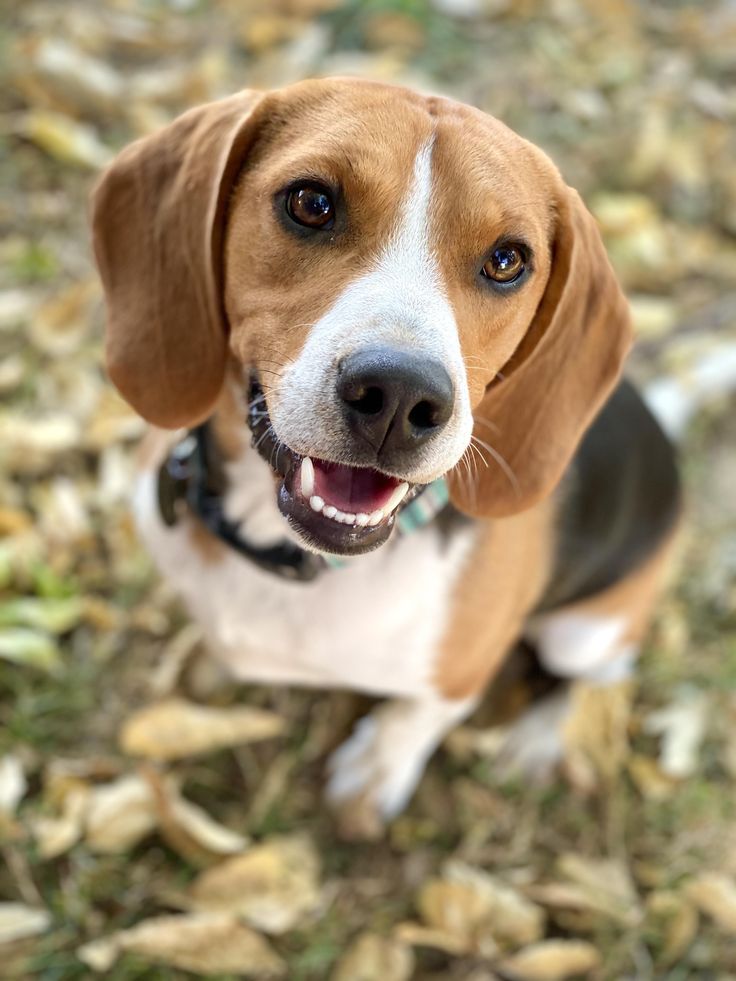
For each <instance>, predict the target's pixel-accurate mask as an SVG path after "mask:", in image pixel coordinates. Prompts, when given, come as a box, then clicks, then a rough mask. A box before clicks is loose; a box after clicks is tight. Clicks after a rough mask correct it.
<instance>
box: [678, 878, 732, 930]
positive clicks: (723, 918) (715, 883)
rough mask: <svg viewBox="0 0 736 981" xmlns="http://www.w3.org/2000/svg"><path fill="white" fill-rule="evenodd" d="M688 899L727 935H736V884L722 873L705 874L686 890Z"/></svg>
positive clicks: (691, 883)
mask: <svg viewBox="0 0 736 981" xmlns="http://www.w3.org/2000/svg"><path fill="white" fill-rule="evenodd" d="M684 892H685V895H686V896H687V898H688V899H689V900H690V901H691V902H693V903H695V905H696V906H697V907H698V909H699V910H700V911H701V912H702V913H705V914H706V916H709V917H710V918H711V919H712V920H713V922H714V923H716V924H718V926H719V927H721V928H722V929H723V930H725V931H726V932H727V933H736V882H734V880H733V879H732V878H731V877H730V876H727V875H723V874H722V873H720V872H703V873H702V874H701V875H698V876H696V877H695V879H693V880H692V882H689V883H688V884H687V886H686V887H685V889H684Z"/></svg>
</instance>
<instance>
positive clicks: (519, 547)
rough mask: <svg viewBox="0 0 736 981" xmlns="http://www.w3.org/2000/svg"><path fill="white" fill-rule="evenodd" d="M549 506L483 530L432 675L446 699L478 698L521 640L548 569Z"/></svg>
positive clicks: (551, 508)
mask: <svg viewBox="0 0 736 981" xmlns="http://www.w3.org/2000/svg"><path fill="white" fill-rule="evenodd" d="M553 516H554V506H553V504H552V502H549V501H547V502H545V503H543V504H540V505H538V506H537V507H535V508H532V509H530V510H529V511H526V512H525V513H524V514H520V515H515V516H514V517H511V518H504V519H500V520H498V521H494V522H492V523H490V524H487V525H485V526H484V528H483V533H482V535H481V536H480V538H479V540H478V543H477V545H476V547H475V549H474V550H473V552H472V553H471V555H470V557H469V559H468V561H467V563H466V566H465V570H464V572H463V573H462V574H461V575H460V577H459V579H458V582H457V584H456V586H455V591H454V602H453V605H452V614H451V618H450V623H449V625H448V628H447V631H446V634H445V638H444V640H443V643H442V647H441V654H440V658H439V660H438V663H437V667H436V672H435V682H436V685H437V688H438V690H439V691H440V692H441V693H442V694H443V695H444V696H445V698H468V697H470V696H472V695H478V694H480V693H481V692H482V691H483V689H484V688H485V686H486V685H487V683H488V681H489V680H490V679H491V678H492V676H493V675H494V674H495V673H496V671H498V669H499V668H500V666H501V663H502V661H503V659H504V657H505V656H506V654H507V653H508V650H509V648H510V647H511V645H512V644H513V643H514V642H515V641H516V640H517V639H518V638H519V636H520V635H521V632H522V627H523V624H524V621H525V619H526V617H527V614H528V613H529V611H530V610H531V609H532V607H533V606H534V604H535V602H536V601H537V600H538V599H539V596H540V595H541V593H542V591H543V589H544V587H545V584H546V582H547V579H548V577H549V571H550V568H551V564H552V536H551V534H550V531H551V527H552V521H553Z"/></svg>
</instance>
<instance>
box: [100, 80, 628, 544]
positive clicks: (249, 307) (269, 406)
mask: <svg viewBox="0 0 736 981" xmlns="http://www.w3.org/2000/svg"><path fill="white" fill-rule="evenodd" d="M93 227H94V242H95V251H96V256H97V262H98V265H99V268H100V271H101V275H102V280H103V284H104V287H105V293H106V298H107V305H108V332H107V359H108V367H109V372H110V375H111V377H112V379H113V381H114V382H115V384H116V385H117V387H118V388H119V389H120V391H121V392H122V394H123V395H124V396H125V397H126V398H127V399H128V401H129V402H130V403H131V404H132V405H133V406H134V407H135V408H136V409H137V410H138V411H139V412H140V414H141V415H142V416H144V417H145V418H146V419H148V420H149V421H151V422H153V423H155V424H157V425H160V426H164V427H169V428H177V427H181V426H191V425H193V424H194V423H196V422H199V421H201V420H202V419H204V418H206V417H207V416H208V415H209V414H210V413H211V412H212V410H213V407H214V404H215V402H216V400H217V398H218V395H219V393H220V390H221V388H222V386H223V383H224V379H225V374H226V370H227V368H228V365H229V364H231V363H233V362H235V363H236V364H238V365H240V366H241V369H240V372H241V373H240V378H241V380H242V384H243V386H246V385H249V386H251V400H252V402H251V417H252V421H253V423H254V426H255V428H256V429H257V431H258V433H259V438H261V441H262V446H261V449H264V448H266V449H267V454H266V456H267V457H268V458H270V459H271V461H272V463H273V464H274V466H275V467H276V469H277V470H278V471H279V473H280V476H281V478H282V479H281V480H280V481H279V482H278V489H277V494H278V498H279V505H280V507H281V510H282V512H283V513H284V514H285V515H286V516H287V517H288V518H289V520H290V521H291V523H292V524H293V526H294V527H295V528H296V529H297V530H298V531H299V532H300V533H301V535H302V537H303V538H304V539H305V540H306V541H308V542H309V543H310V544H312V545H313V546H315V547H317V548H320V549H323V550H325V551H333V552H338V553H350V552H359V551H365V550H368V549H369V548H374V547H376V546H377V545H379V544H381V543H382V542H383V541H385V540H386V539H387V538H388V536H389V534H390V532H391V527H392V525H393V512H394V510H395V508H396V507H397V506H398V504H399V502H400V501H401V499H402V498H403V497H404V495H406V494H407V493H408V492H409V491H411V489H412V488H413V487H415V486H417V485H421V484H425V483H428V482H430V481H432V480H434V479H435V478H437V477H439V476H441V475H447V477H448V480H449V484H450V490H451V495H452V499H453V501H454V503H455V504H456V506H458V507H459V508H460V509H462V510H463V511H465V512H467V513H469V514H473V515H481V516H489V517H490V516H505V515H510V514H514V513H516V512H519V511H522V510H524V509H526V508H528V507H530V506H532V505H533V504H534V503H536V502H537V501H539V500H541V499H542V498H544V497H545V496H546V495H548V494H549V493H550V492H551V490H552V489H553V488H554V486H555V485H556V484H557V482H558V480H559V479H560V477H561V475H562V473H563V471H564V469H565V467H566V465H567V463H568V462H569V460H570V457H571V456H572V454H573V452H574V450H575V447H576V445H577V443H578V441H579V439H580V437H581V436H582V434H583V432H584V431H585V429H586V427H587V425H588V424H589V423H590V421H591V420H592V418H593V417H594V415H595V413H596V412H597V410H598V409H599V407H600V406H601V404H602V403H603V401H604V400H605V398H606V396H607V394H608V393H609V392H610V390H611V388H612V387H613V385H614V383H615V381H616V379H617V378H618V375H619V372H620V368H621V364H622V361H623V358H624V356H625V354H626V352H627V350H628V347H629V344H630V328H629V320H628V313H627V307H626V302H625V300H624V298H623V296H622V294H621V292H620V290H619V288H618V285H617V283H616V280H615V278H614V275H613V272H612V270H611V267H610V265H609V263H608V260H607V258H606V255H605V252H604V249H603V245H602V243H601V240H600V237H599V234H598V231H597V229H596V227H595V223H594V221H593V219H592V217H591V216H590V215H589V213H588V212H587V211H586V209H585V207H584V206H583V204H582V203H581V201H580V199H579V197H578V196H577V194H576V193H575V192H574V191H573V190H571V189H570V188H568V187H567V186H566V185H565V184H564V182H563V181H562V179H561V177H560V175H559V173H558V171H557V170H556V168H555V167H554V165H553V164H552V163H551V162H550V161H549V159H548V158H547V157H546V156H545V155H544V154H543V153H542V152H541V151H540V150H538V149H537V148H536V147H534V146H532V145H531V144H530V143H528V142H526V141H525V140H523V139H521V138H520V137H519V136H517V135H516V134H514V133H513V132H511V131H510V130H509V129H508V128H507V127H505V126H504V125H503V124H502V123H500V122H498V121H497V120H495V119H493V118H491V117H490V116H487V115H485V114H483V113H481V112H479V111H477V110H475V109H472V108H470V107H468V106H464V105H461V104H458V103H455V102H452V101H449V100H446V99H442V98H439V97H434V96H422V95H418V94H416V93H413V92H411V91H408V90H405V89H401V88H396V87H391V86H385V85H381V84H377V83H367V82H363V81H358V80H349V79H327V80H324V81H310V82H303V83H299V84H297V85H294V86H290V87H288V88H285V89H282V90H278V91H275V92H268V93H256V92H243V93H240V94H238V95H235V96H233V97H231V98H229V99H225V100H222V101H221V102H216V103H213V104H211V105H207V106H203V107H201V108H198V109H194V110H192V111H191V112H189V113H187V114H185V115H184V116H182V117H180V118H179V119H178V120H176V121H175V122H174V123H172V124H171V125H170V126H168V127H167V128H165V129H164V130H162V131H160V132H158V133H156V134H154V135H152V136H150V137H147V138H145V139H143V140H141V141H139V142H137V143H134V144H133V145H131V146H130V147H128V148H127V149H126V150H125V151H123V153H121V154H120V156H119V157H118V158H117V159H116V160H115V161H114V162H113V164H112V165H111V166H110V167H109V168H108V170H107V171H106V172H105V173H104V174H103V176H102V179H101V181H100V183H99V185H98V187H97V189H96V192H95V195H94V200H93Z"/></svg>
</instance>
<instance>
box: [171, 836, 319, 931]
mask: <svg viewBox="0 0 736 981" xmlns="http://www.w3.org/2000/svg"><path fill="white" fill-rule="evenodd" d="M318 874H319V859H318V857H317V853H316V851H315V849H314V846H313V845H312V843H311V842H310V841H309V840H308V839H307V838H304V837H301V836H293V837H281V838H273V839H271V840H270V841H267V842H265V843H263V844H261V845H257V846H256V847H254V848H252V849H251V850H250V851H248V852H246V853H245V854H244V855H238V856H236V857H235V858H230V859H227V860H226V861H224V862H221V863H220V864H219V865H216V866H214V867H213V868H211V869H208V870H207V871H206V872H202V873H201V875H200V876H199V877H198V878H197V879H195V881H194V882H193V883H192V885H191V887H190V888H189V891H188V893H187V901H188V904H189V905H190V906H191V907H192V908H193V909H195V910H201V911H207V912H228V913H233V914H235V915H237V916H241V917H242V918H243V919H245V920H246V921H247V922H248V923H250V924H251V925H252V926H254V927H257V928H258V929H259V930H264V931H265V932H266V933H273V934H279V933H284V932H285V931H286V930H290V929H291V928H292V927H294V926H296V925H297V924H299V923H300V922H302V921H303V920H304V919H305V918H306V917H307V916H308V915H309V914H311V913H314V912H315V911H316V909H317V908H318V907H319V905H320V901H321V893H320V888H319V882H318Z"/></svg>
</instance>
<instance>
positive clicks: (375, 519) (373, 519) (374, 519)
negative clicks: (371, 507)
mask: <svg viewBox="0 0 736 981" xmlns="http://www.w3.org/2000/svg"><path fill="white" fill-rule="evenodd" d="M382 521H383V511H374V512H373V514H371V515H370V516H369V518H368V524H369V525H370V526H371V527H373V526H374V525H380V523H381V522H382Z"/></svg>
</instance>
